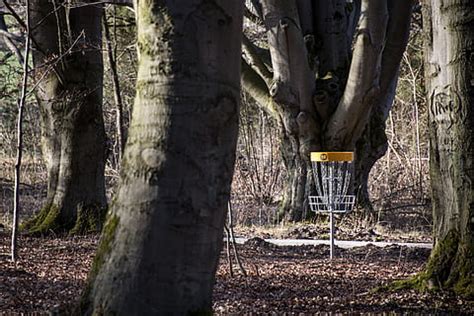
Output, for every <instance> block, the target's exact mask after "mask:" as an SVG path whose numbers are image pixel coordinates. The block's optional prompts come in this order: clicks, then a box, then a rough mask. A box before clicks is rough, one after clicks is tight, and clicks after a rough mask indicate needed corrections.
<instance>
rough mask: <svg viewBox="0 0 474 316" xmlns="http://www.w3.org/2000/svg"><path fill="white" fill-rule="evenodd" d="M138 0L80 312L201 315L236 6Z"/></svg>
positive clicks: (227, 116) (229, 107) (233, 60)
mask: <svg viewBox="0 0 474 316" xmlns="http://www.w3.org/2000/svg"><path fill="white" fill-rule="evenodd" d="M137 6H138V7H137V8H136V12H137V27H138V50H139V68H138V78H137V96H136V100H135V106H134V108H133V115H132V122H131V126H130V130H129V137H128V140H127V144H126V148H125V152H124V156H123V160H122V167H121V171H122V174H121V181H120V186H119V189H118V192H117V197H116V201H115V203H114V205H113V207H112V210H111V212H110V214H109V217H108V220H107V223H106V226H105V228H104V230H103V233H102V239H101V242H100V246H99V250H98V252H97V255H96V258H95V260H94V264H93V267H92V271H91V274H90V277H89V281H88V287H87V289H86V292H85V293H84V294H83V299H82V303H81V306H80V313H81V314H85V315H91V314H93V315H102V314H103V315H156V314H178V315H182V314H189V313H206V314H207V313H211V312H212V304H211V297H212V288H213V285H214V280H215V272H216V268H217V263H218V258H219V254H220V250H221V246H222V241H223V240H222V236H223V225H224V220H225V215H226V209H227V202H228V200H229V196H230V184H231V180H232V174H233V170H234V160H235V149H236V142H237V132H238V114H239V91H240V87H239V82H240V78H239V70H240V53H241V50H240V45H241V41H240V34H241V27H242V14H243V10H242V3H241V2H240V1H225V0H216V1H212V2H211V1H209V2H202V1H198V0H187V1H179V2H178V1H138V3H137ZM224 65H225V67H224ZM137 232H138V233H137Z"/></svg>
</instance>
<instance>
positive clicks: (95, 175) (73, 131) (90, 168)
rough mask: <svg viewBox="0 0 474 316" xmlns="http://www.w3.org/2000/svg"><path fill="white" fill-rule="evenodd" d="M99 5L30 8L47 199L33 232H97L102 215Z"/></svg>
mask: <svg viewBox="0 0 474 316" xmlns="http://www.w3.org/2000/svg"><path fill="white" fill-rule="evenodd" d="M102 10H103V9H102V6H101V5H89V6H83V7H78V8H74V9H66V8H65V7H64V6H63V4H62V3H59V2H55V1H46V0H34V1H32V3H31V23H32V36H33V38H34V42H35V43H36V45H37V47H36V48H35V50H34V51H33V63H34V65H35V74H34V77H35V80H36V86H37V90H36V98H37V101H38V103H39V105H40V113H41V139H42V152H43V159H44V160H45V162H46V165H47V171H48V194H47V198H46V202H45V204H44V207H43V208H42V210H41V211H40V212H39V213H38V214H37V216H36V217H35V218H33V219H32V220H30V221H29V222H27V223H26V224H25V225H24V228H25V229H27V230H28V231H29V232H31V233H49V232H51V231H54V232H62V231H70V232H73V233H84V232H88V231H97V230H99V229H100V227H101V225H102V222H103V219H104V215H105V214H104V213H105V208H106V197H105V179H104V167H105V157H104V155H105V130H104V122H103V117H102V77H103V63H102V53H101V45H102V44H101V43H102V42H101V36H102V35H101V34H102V33H101V17H102Z"/></svg>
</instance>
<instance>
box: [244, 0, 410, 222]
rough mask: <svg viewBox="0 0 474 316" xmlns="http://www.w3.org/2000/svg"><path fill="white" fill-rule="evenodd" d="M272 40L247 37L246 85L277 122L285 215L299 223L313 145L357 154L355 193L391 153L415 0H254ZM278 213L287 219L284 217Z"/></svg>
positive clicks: (253, 17) (363, 194)
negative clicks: (390, 129) (389, 130)
mask: <svg viewBox="0 0 474 316" xmlns="http://www.w3.org/2000/svg"><path fill="white" fill-rule="evenodd" d="M251 2H252V3H253V7H254V10H253V12H254V15H253V14H252V13H251V11H252V10H248V11H247V16H248V17H249V19H250V20H253V21H258V20H260V21H263V24H264V25H265V28H266V38H267V41H266V42H267V46H268V48H269V49H265V45H258V44H256V43H255V42H253V41H251V40H249V39H247V38H244V40H243V51H244V58H243V69H242V83H243V86H244V88H245V90H246V91H247V92H248V93H249V94H250V95H251V96H252V97H253V98H254V99H255V100H256V101H257V103H258V104H259V105H260V106H261V107H262V108H264V109H265V110H266V111H267V112H268V113H269V114H270V115H271V116H272V117H273V118H274V119H275V120H276V122H277V123H278V124H279V126H280V130H281V152H282V155H283V160H284V163H285V166H286V169H287V174H288V175H287V183H286V186H285V187H286V191H285V196H284V201H283V205H282V208H281V213H282V215H283V214H284V215H285V217H286V218H287V219H289V220H300V219H301V218H302V216H303V214H305V211H304V210H305V209H307V208H308V205H307V201H308V198H307V197H308V195H309V194H310V193H311V191H312V190H313V188H312V174H311V165H310V161H309V153H310V151H319V150H324V151H331V150H332V151H354V150H355V151H356V184H355V186H356V189H357V190H358V191H359V195H360V199H361V200H363V201H365V202H366V201H367V199H368V193H367V180H368V175H369V172H370V169H371V168H372V166H373V164H374V163H375V161H376V160H377V159H378V158H380V157H381V156H382V155H383V154H384V153H385V150H386V147H387V145H386V136H385V120H386V118H387V116H388V112H389V110H390V108H391V105H392V101H393V98H394V94H395V87H396V84H397V79H398V69H399V64H400V60H401V58H402V55H403V52H404V50H405V47H406V43H407V40H408V34H409V27H410V16H411V9H412V1H411V0H402V1H395V0H383V1H369V0H362V1H357V0H355V1H347V0H328V1H310V0H297V1H284V0H262V1H251ZM280 218H281V217H280Z"/></svg>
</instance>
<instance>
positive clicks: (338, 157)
mask: <svg viewBox="0 0 474 316" xmlns="http://www.w3.org/2000/svg"><path fill="white" fill-rule="evenodd" d="M352 160H354V153H353V152H350V151H329V152H312V153H311V161H317V162H327V161H352Z"/></svg>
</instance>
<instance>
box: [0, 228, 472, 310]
mask: <svg viewBox="0 0 474 316" xmlns="http://www.w3.org/2000/svg"><path fill="white" fill-rule="evenodd" d="M97 239H98V238H97V236H84V237H63V238H30V237H24V236H22V237H21V238H20V241H19V249H20V252H19V258H20V259H19V261H18V262H17V264H16V265H15V264H13V263H11V262H10V261H9V257H8V255H7V253H8V251H9V244H10V239H9V234H7V233H6V232H3V233H2V232H0V311H1V312H0V314H3V315H10V314H13V313H16V314H17V315H18V314H20V313H37V315H40V314H46V311H48V310H51V309H53V310H54V309H56V310H60V309H61V306H63V305H65V304H67V303H70V302H72V301H74V300H77V298H78V297H79V295H80V292H81V290H82V287H83V286H84V283H85V279H86V277H87V272H88V270H89V267H90V265H91V261H92V258H93V255H94V251H95V249H96V247H97ZM238 249H239V253H240V257H241V259H242V261H243V266H244V268H245V270H246V273H247V276H243V275H242V273H241V272H240V270H239V269H238V268H237V267H236V266H235V264H234V268H233V274H234V275H233V276H231V275H230V273H229V265H228V261H227V255H226V252H225V249H224V250H223V252H222V255H221V261H220V266H219V269H218V272H217V283H216V286H215V290H214V306H213V308H214V311H215V313H216V314H218V315H227V314H248V313H253V314H260V313H270V312H277V313H286V314H287V315H289V314H293V313H294V314H300V313H317V312H335V313H350V314H360V313H384V312H395V313H397V314H398V313H400V314H401V313H410V314H411V313H416V314H438V315H443V314H446V315H462V314H465V315H469V314H470V315H473V314H474V303H473V302H466V301H464V300H463V299H461V298H459V297H456V296H455V295H454V294H452V293H449V292H436V293H435V292H426V293H417V292H414V291H410V290H403V291H397V292H388V291H379V292H374V291H373V290H374V289H375V288H377V287H380V286H383V285H386V284H389V283H390V282H391V281H393V280H398V279H404V278H408V277H410V276H412V275H413V274H414V273H416V272H418V271H420V269H422V267H423V265H424V264H425V262H426V259H427V257H428V255H429V250H427V249H411V248H405V247H400V246H388V247H385V248H378V247H375V246H371V245H369V246H366V247H361V248H353V249H347V250H345V249H338V257H337V259H335V260H333V261H332V262H331V261H329V260H328V251H329V250H328V246H324V245H320V246H300V247H278V246H274V245H272V244H269V243H267V242H265V241H263V240H262V239H261V238H258V237H255V238H253V239H250V240H249V241H247V242H246V243H245V244H244V245H238ZM234 263H235V260H234Z"/></svg>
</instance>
